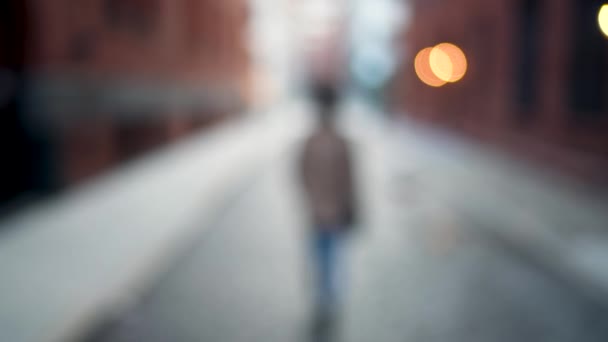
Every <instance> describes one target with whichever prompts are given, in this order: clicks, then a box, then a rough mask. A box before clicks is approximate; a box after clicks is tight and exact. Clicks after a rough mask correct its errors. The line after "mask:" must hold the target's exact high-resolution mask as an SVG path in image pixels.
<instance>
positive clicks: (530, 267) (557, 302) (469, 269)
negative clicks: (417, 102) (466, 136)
mask: <svg viewBox="0 0 608 342" xmlns="http://www.w3.org/2000/svg"><path fill="white" fill-rule="evenodd" d="M346 126H347V128H346V129H347V130H348V131H349V132H350V134H351V138H352V140H353V141H354V142H355V144H356V146H357V156H358V157H357V165H358V180H359V183H360V196H361V201H362V205H363V208H364V209H363V217H364V219H363V221H362V223H361V226H360V227H359V230H358V231H357V233H356V234H354V235H353V236H352V237H351V239H350V240H349V244H348V248H347V250H346V251H345V252H346V258H345V265H346V267H345V271H346V272H345V273H346V274H347V278H348V279H349V283H348V286H347V299H346V303H345V305H344V310H343V313H342V315H341V316H340V319H339V320H338V321H336V322H335V324H334V327H333V328H334V331H333V332H334V334H333V335H332V336H331V338H328V339H325V340H328V341H346V342H357V341H362V342H363V341H370V342H371V341H374V342H377V341H437V342H439V341H453V342H459V341H463V342H464V341H466V342H473V341H479V342H490V341H492V342H494V341H496V342H502V341H504V342H512V341H535V342H539V341H547V342H549V341H550V342H561V341H564V342H565V341H572V342H574V341H577V342H579V341H606V340H607V339H608V334H607V332H606V329H605V328H604V327H603V325H605V324H603V323H605V318H606V317H608V316H606V315H605V313H604V311H603V309H602V306H601V305H599V304H598V303H595V302H593V301H592V300H590V298H589V297H586V296H585V295H583V294H581V293H580V292H579V291H578V290H577V289H576V288H573V287H572V286H571V285H570V284H569V283H568V282H565V281H563V279H561V278H560V277H556V276H555V275H554V274H553V273H551V272H550V271H547V270H546V269H545V267H544V266H543V265H539V264H538V263H537V262H535V259H533V258H529V257H528V255H527V253H525V251H521V250H520V249H518V248H517V247H513V246H511V245H510V244H508V243H505V242H504V241H502V240H501V239H500V238H499V237H496V236H495V235H493V234H484V233H482V232H483V229H485V228H484V227H478V226H476V225H477V224H479V223H478V222H473V221H471V220H470V219H469V218H468V217H466V216H463V215H462V214H461V213H460V212H459V211H457V210H455V209H454V208H452V207H451V206H450V205H449V204H446V203H447V202H445V201H442V200H439V199H437V198H434V195H433V194H434V192H431V191H427V190H426V188H425V186H426V185H425V183H424V182H423V181H421V180H420V179H411V180H407V179H409V178H408V175H407V174H405V176H404V175H403V174H399V173H398V172H397V171H396V169H397V164H399V167H398V168H399V172H402V171H403V165H404V164H407V162H403V160H405V161H407V158H408V155H407V154H405V153H404V155H402V156H396V155H395V154H396V152H395V150H394V149H393V148H389V142H388V141H389V140H390V139H389V138H388V137H387V136H388V135H389V133H388V132H389V131H388V130H385V129H384V128H382V127H368V128H366V129H361V128H359V129H358V130H357V129H352V127H351V126H348V124H347V125H346ZM296 155H297V150H294V151H291V153H288V154H286V155H283V156H282V157H281V158H277V159H275V160H273V161H271V162H269V163H268V164H267V165H265V166H264V168H263V170H261V172H259V173H256V174H255V175H253V176H252V177H251V179H250V180H249V181H248V182H247V184H245V185H244V186H243V187H242V189H241V190H240V191H239V193H238V195H236V196H233V197H232V198H231V199H230V201H229V203H227V204H226V205H225V206H224V209H223V210H222V211H221V213H220V215H219V216H218V217H217V219H216V220H215V221H214V222H213V223H212V224H211V226H210V227H208V229H206V230H204V233H202V235H201V236H200V237H199V238H198V240H197V241H196V242H195V243H193V246H194V247H193V248H192V249H191V250H188V251H187V252H185V253H184V254H183V256H182V257H181V258H180V259H179V261H178V262H177V263H176V264H175V265H174V266H173V267H172V268H171V269H170V270H169V272H168V273H166V274H164V275H163V276H162V278H161V279H160V281H159V282H158V283H157V284H155V285H154V286H153V287H151V289H150V290H149V291H148V294H147V295H146V296H145V297H144V298H142V300H141V302H139V303H137V305H134V306H133V307H132V308H131V309H130V310H128V311H127V312H126V313H124V314H123V315H121V316H120V317H118V319H116V320H111V321H110V322H109V323H108V324H107V325H104V326H103V327H100V329H98V331H96V332H95V334H93V336H91V338H89V341H87V342H114V341H116V342H123V341H124V342H126V341H217V342H223V341H226V342H228V341H229V342H241V341H242V342H251V341H263V342H272V341H277V342H287V341H294V342H298V341H321V340H322V339H320V337H319V336H313V334H312V333H311V329H310V327H311V322H312V319H313V317H312V310H311V305H310V304H311V298H312V296H311V288H310V286H309V283H310V279H309V277H308V275H309V271H310V265H309V264H308V260H309V259H308V252H309V251H308V249H307V247H308V240H307V234H306V226H305V223H304V222H305V220H304V217H305V216H304V215H305V213H304V212H303V210H302V206H301V199H300V197H299V192H298V187H297V183H296V182H295V175H296V170H295V165H296V163H295V162H296ZM396 160H398V161H399V163H396V162H395V161H396ZM429 165H430V164H429ZM424 171H425V174H426V173H432V172H427V171H429V170H424ZM415 173H416V167H415V165H414V166H413V169H412V174H415ZM422 178H424V177H422ZM404 179H406V180H404ZM463 200H464V201H466V199H463ZM602 329H603V331H602Z"/></svg>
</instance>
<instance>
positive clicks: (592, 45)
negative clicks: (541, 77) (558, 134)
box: [568, 0, 608, 121]
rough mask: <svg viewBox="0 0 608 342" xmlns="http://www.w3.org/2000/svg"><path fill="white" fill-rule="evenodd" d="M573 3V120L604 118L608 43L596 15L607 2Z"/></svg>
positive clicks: (570, 89)
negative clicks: (602, 116)
mask: <svg viewBox="0 0 608 342" xmlns="http://www.w3.org/2000/svg"><path fill="white" fill-rule="evenodd" d="M573 2H574V6H575V9H574V30H573V35H572V39H573V40H574V41H573V44H572V64H571V66H570V82H569V85H568V86H569V94H570V96H569V102H570V103H569V104H570V108H571V109H572V110H573V111H574V112H575V117H574V118H573V119H575V120H577V121H588V120H594V119H597V118H598V117H599V116H601V115H605V108H606V106H605V94H606V86H607V84H606V76H607V73H606V72H607V71H608V70H607V64H606V63H607V60H608V53H607V49H608V40H606V38H605V37H604V36H603V35H602V33H601V31H600V29H599V27H598V25H597V15H598V12H599V9H600V7H601V5H602V3H603V2H604V1H598V0H576V1H573ZM603 112H604V113H603ZM602 113H603V114H602Z"/></svg>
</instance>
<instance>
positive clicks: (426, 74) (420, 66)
mask: <svg viewBox="0 0 608 342" xmlns="http://www.w3.org/2000/svg"><path fill="white" fill-rule="evenodd" d="M432 50H433V48H430V47H428V48H425V49H422V50H421V51H420V52H418V54H417V55H416V59H415V60H414V68H415V70H416V75H418V78H420V80H421V81H422V82H424V83H425V84H427V85H429V86H431V87H441V86H443V85H444V84H446V83H447V82H446V81H444V80H442V79H440V78H439V77H437V75H435V73H434V72H433V70H432V69H431V64H430V59H431V58H430V57H431V51H432Z"/></svg>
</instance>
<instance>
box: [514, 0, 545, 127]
mask: <svg viewBox="0 0 608 342" xmlns="http://www.w3.org/2000/svg"><path fill="white" fill-rule="evenodd" d="M539 3H540V0H522V1H521V3H520V7H519V16H518V17H519V34H518V36H517V38H518V42H519V44H518V45H519V50H518V52H517V53H518V56H517V58H516V59H515V61H516V65H517V66H518V69H517V70H516V77H517V79H516V82H515V86H516V89H515V94H516V102H517V104H518V106H519V108H520V117H519V119H520V121H529V120H530V119H531V117H530V110H531V109H532V108H533V107H534V106H535V105H536V103H537V98H538V51H539V48H540V46H539V45H540V44H539V43H540V38H541V37H540V30H539V26H540V4H539Z"/></svg>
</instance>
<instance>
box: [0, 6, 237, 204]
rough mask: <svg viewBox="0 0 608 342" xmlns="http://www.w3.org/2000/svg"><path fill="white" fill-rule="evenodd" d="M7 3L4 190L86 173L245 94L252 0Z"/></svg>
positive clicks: (0, 52)
mask: <svg viewBox="0 0 608 342" xmlns="http://www.w3.org/2000/svg"><path fill="white" fill-rule="evenodd" d="M0 6H2V8H0V13H1V15H2V16H3V18H2V19H3V20H2V23H1V24H0V25H1V26H2V27H1V29H0V111H2V114H3V118H2V120H3V127H2V128H1V129H2V130H3V137H2V143H1V145H2V149H3V154H4V158H5V160H9V161H10V162H9V163H7V164H11V165H10V167H8V168H7V169H6V170H4V171H3V174H2V180H1V182H2V183H3V184H6V185H7V187H5V188H6V190H4V189H3V195H2V197H3V200H4V199H10V198H11V197H13V196H15V195H18V194H19V193H22V192H27V191H28V190H33V191H37V190H44V189H48V188H57V187H59V188H61V187H63V186H66V185H70V184H74V183H77V182H79V181H81V180H83V179H87V178H89V177H90V176H93V175H96V174H98V173H99V172H100V171H102V170H104V169H107V168H109V167H111V166H113V165H116V164H117V163H120V162H122V161H125V160H128V159H130V158H133V157H135V156H137V155H140V154H141V153H143V152H145V151H148V150H150V149H152V148H154V147H157V146H160V145H162V144H165V143H167V142H169V141H172V140H174V139H177V138H178V137H180V136H183V135H185V134H187V133H188V132H191V131H192V130H195V129H197V128H199V127H203V126H206V125H208V124H210V123H212V122H215V121H217V120H221V119H222V118H224V117H226V115H230V114H232V113H237V112H239V111H240V110H241V109H242V108H243V106H244V105H245V103H246V101H247V98H246V96H247V95H246V94H247V91H248V89H247V86H248V75H249V70H248V68H249V58H248V53H247V45H246V44H247V42H246V30H247V20H248V7H247V1H246V0H222V1H216V0H53V1H43V0H27V1H19V0H7V1H3V2H2V5H0ZM9 32H10V33H9ZM3 92H4V93H3Z"/></svg>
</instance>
